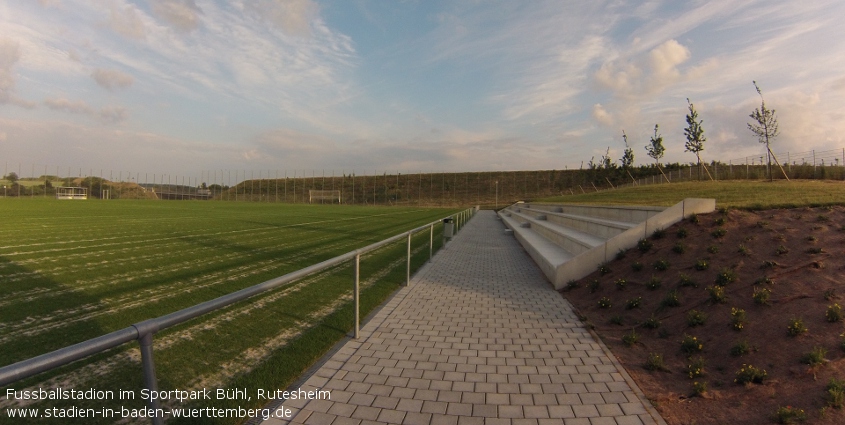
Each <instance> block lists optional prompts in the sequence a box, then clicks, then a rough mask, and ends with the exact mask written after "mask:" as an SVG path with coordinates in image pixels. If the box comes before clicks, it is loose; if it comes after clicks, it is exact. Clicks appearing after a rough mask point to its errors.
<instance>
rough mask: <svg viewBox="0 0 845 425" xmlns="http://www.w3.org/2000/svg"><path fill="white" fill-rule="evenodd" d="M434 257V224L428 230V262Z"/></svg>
mask: <svg viewBox="0 0 845 425" xmlns="http://www.w3.org/2000/svg"><path fill="white" fill-rule="evenodd" d="M433 256H434V223H432V224H431V227H429V228H428V262H431V257H433Z"/></svg>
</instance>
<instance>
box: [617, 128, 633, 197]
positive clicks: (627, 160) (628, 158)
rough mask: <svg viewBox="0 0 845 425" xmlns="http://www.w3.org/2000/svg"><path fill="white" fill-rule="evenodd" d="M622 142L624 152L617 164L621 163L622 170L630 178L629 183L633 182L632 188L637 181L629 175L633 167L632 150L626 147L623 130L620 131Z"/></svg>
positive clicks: (628, 146) (626, 140) (626, 142)
mask: <svg viewBox="0 0 845 425" xmlns="http://www.w3.org/2000/svg"><path fill="white" fill-rule="evenodd" d="M622 141H624V142H625V151H624V152H623V153H622V159H620V160H619V162H621V163H622V169H623V170H625V172H626V173H628V177H630V178H631V181H633V182H634V186H636V185H637V179H635V178H634V176H632V175H631V167H633V166H634V150H633V149H631V146H630V145H628V135H627V134H625V130H622Z"/></svg>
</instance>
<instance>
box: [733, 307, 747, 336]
mask: <svg viewBox="0 0 845 425" xmlns="http://www.w3.org/2000/svg"><path fill="white" fill-rule="evenodd" d="M731 327H732V328H733V329H734V330H735V331H741V330H742V328H744V327H745V310H743V309H741V308H736V307H731Z"/></svg>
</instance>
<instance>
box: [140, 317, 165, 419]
mask: <svg viewBox="0 0 845 425" xmlns="http://www.w3.org/2000/svg"><path fill="white" fill-rule="evenodd" d="M138 344H139V345H140V346H141V364H142V366H143V368H144V386H146V387H147V389H148V390H150V391H158V381H157V380H156V365H155V360H154V359H153V333H152V332H147V333H145V334H144V335H143V336H141V338H139V339H138ZM150 408H151V409H152V410H153V412H154V414H153V415H152V420H153V425H162V424H164V418H163V417H161V416H159V415H158V411H159V409H161V402H160V401H159V400H158V398H155V399H152V400H150Z"/></svg>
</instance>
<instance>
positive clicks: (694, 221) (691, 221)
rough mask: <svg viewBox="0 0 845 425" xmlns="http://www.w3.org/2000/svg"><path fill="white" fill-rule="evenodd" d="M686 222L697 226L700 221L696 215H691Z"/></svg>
mask: <svg viewBox="0 0 845 425" xmlns="http://www.w3.org/2000/svg"><path fill="white" fill-rule="evenodd" d="M687 220H689V222H690V223H692V224H698V223H700V222H701V220H699V218H698V215H696V214H691V215H690V216H689V218H688V219H687Z"/></svg>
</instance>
